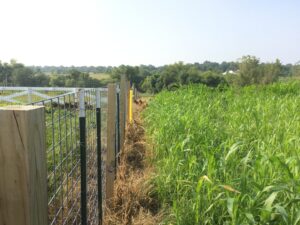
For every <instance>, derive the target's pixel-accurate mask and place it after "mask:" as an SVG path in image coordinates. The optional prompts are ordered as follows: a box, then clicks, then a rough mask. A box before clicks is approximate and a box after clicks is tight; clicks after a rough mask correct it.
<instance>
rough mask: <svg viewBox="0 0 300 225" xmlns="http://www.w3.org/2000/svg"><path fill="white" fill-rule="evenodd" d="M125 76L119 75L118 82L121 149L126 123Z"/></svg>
mask: <svg viewBox="0 0 300 225" xmlns="http://www.w3.org/2000/svg"><path fill="white" fill-rule="evenodd" d="M126 92H127V88H126V77H125V75H123V76H121V82H120V144H121V149H123V145H124V141H125V124H126V117H125V116H126V113H125V110H126V97H127V95H126Z"/></svg>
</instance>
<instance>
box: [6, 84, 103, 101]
mask: <svg viewBox="0 0 300 225" xmlns="http://www.w3.org/2000/svg"><path fill="white" fill-rule="evenodd" d="M79 89H80V88H64V87H0V102H1V101H2V102H8V103H15V104H26V103H27V104H30V103H32V102H38V101H42V100H45V99H51V98H53V97H56V96H58V95H62V94H71V93H78V91H79ZM84 89H85V90H93V88H84ZM99 90H101V91H106V90H107V89H106V88H99ZM53 101H56V100H55V98H54V100H53Z"/></svg>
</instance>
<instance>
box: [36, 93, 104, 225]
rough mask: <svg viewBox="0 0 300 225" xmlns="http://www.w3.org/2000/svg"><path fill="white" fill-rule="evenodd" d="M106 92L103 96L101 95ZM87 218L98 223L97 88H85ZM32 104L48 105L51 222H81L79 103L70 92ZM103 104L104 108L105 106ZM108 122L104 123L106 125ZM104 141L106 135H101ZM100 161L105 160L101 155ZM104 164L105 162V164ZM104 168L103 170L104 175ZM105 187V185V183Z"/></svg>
mask: <svg viewBox="0 0 300 225" xmlns="http://www.w3.org/2000/svg"><path fill="white" fill-rule="evenodd" d="M105 95H106V91H103V90H102V91H101V111H103V112H104V113H102V117H101V134H105V129H106V127H105V126H106V122H105V119H106V114H105V111H106V110H105V106H106V104H107V103H106V101H107V98H106V97H105ZM102 96H103V97H102ZM84 102H85V115H86V165H87V166H86V171H87V174H86V175H87V179H86V180H87V193H86V198H87V208H88V210H87V220H88V224H91V225H93V224H99V219H100V213H99V211H100V210H99V209H100V208H101V207H99V206H101V205H100V204H101V203H100V202H99V198H98V179H97V178H98V166H97V157H98V156H97V133H96V128H97V127H96V125H97V124H96V91H95V90H92V89H89V90H86V91H85V99H84ZM32 105H44V106H45V118H46V144H47V180H48V218H49V224H50V225H54V224H62V225H65V224H66V225H69V224H72V225H73V224H81V211H80V209H81V208H80V207H81V206H80V202H81V172H80V166H81V164H80V137H79V135H80V130H79V103H78V96H77V93H68V94H63V95H60V96H56V97H53V98H50V99H47V100H42V101H39V102H34V103H32ZM102 107H103V108H102ZM104 125H105V126H104ZM101 141H102V143H104V142H105V135H102V136H101ZM101 162H103V160H102V159H101ZM102 168H104V166H103V165H102ZM103 173H104V171H103V170H102V177H104V176H103ZM102 187H103V185H102Z"/></svg>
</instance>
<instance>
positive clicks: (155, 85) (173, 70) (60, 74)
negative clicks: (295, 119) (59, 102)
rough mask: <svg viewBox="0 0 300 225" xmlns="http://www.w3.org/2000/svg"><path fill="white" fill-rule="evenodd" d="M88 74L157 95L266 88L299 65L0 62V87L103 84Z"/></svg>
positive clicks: (253, 61) (297, 71)
mask: <svg viewBox="0 0 300 225" xmlns="http://www.w3.org/2000/svg"><path fill="white" fill-rule="evenodd" d="M91 73H106V74H109V75H110V77H111V80H110V81H118V80H119V79H120V76H122V75H126V76H127V77H128V79H129V80H130V81H131V82H132V83H133V84H134V85H135V86H136V87H137V89H138V90H139V91H142V92H151V93H157V92H160V91H161V90H162V89H169V90H172V89H176V88H178V87H180V86H182V85H187V84H190V83H201V84H205V85H207V86H210V87H217V86H219V85H237V86H245V85H251V84H268V83H272V82H275V81H277V80H278V79H280V78H287V77H300V64H299V63H298V64H295V65H292V64H286V65H283V64H282V63H281V62H280V61H279V60H278V59H277V60H276V61H275V62H271V63H262V62H260V60H259V59H258V58H257V57H255V56H243V57H242V58H241V59H240V60H238V61H236V62H222V63H217V62H209V61H205V62H203V63H193V64H191V63H189V64H185V63H183V62H177V63H174V64H170V65H165V66H160V67H155V66H153V65H140V66H129V65H120V66H118V67H111V66H108V67H105V66H97V67H94V66H91V67H88V66H81V67H75V66H71V67H64V66H58V67H55V66H44V67H41V66H30V67H28V66H25V65H23V64H21V63H18V62H16V61H15V60H11V61H10V63H2V62H1V61H0V85H2V86H5V85H6V86H56V87H101V86H104V85H106V83H105V82H103V81H101V80H98V79H95V78H92V77H91V76H90V74H91Z"/></svg>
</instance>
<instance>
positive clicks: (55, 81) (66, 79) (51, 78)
mask: <svg viewBox="0 0 300 225" xmlns="http://www.w3.org/2000/svg"><path fill="white" fill-rule="evenodd" d="M0 85H1V86H24V87H37V86H39V87H47V86H52V87H99V86H101V82H100V81H99V80H97V79H94V78H91V77H90V75H89V73H88V72H80V71H79V70H77V69H74V68H70V69H69V70H67V71H65V73H64V75H62V74H57V73H51V75H49V74H46V73H45V71H43V70H42V69H40V68H34V67H27V66H25V65H23V64H22V63H18V62H16V61H15V60H11V61H10V63H2V62H1V61H0Z"/></svg>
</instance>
